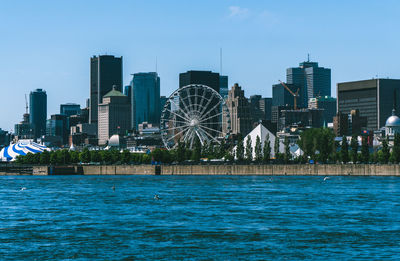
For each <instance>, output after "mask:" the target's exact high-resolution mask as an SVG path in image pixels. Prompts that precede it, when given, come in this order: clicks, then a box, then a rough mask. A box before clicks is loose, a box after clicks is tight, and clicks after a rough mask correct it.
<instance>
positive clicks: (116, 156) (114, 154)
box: [111, 150, 151, 164]
mask: <svg viewBox="0 0 400 261" xmlns="http://www.w3.org/2000/svg"><path fill="white" fill-rule="evenodd" d="M150 160H151V158H150ZM120 161H121V153H120V152H119V150H112V151H111V162H112V164H117V163H120Z"/></svg>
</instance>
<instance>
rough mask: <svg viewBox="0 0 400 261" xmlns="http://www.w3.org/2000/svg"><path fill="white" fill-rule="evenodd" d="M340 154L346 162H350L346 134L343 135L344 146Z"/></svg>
mask: <svg viewBox="0 0 400 261" xmlns="http://www.w3.org/2000/svg"><path fill="white" fill-rule="evenodd" d="M340 156H341V158H342V162H343V163H344V164H346V163H347V162H349V145H348V143H347V139H346V136H343V137H342V148H341V149H340Z"/></svg>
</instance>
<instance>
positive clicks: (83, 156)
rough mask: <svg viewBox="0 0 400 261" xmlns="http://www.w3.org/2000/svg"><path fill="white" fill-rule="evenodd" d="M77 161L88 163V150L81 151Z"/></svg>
mask: <svg viewBox="0 0 400 261" xmlns="http://www.w3.org/2000/svg"><path fill="white" fill-rule="evenodd" d="M79 159H80V160H81V162H83V163H89V162H90V151H89V149H88V148H84V149H83V151H82V152H81V153H80V154H79Z"/></svg>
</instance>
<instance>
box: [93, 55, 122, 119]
mask: <svg viewBox="0 0 400 261" xmlns="http://www.w3.org/2000/svg"><path fill="white" fill-rule="evenodd" d="M114 85H115V86H116V90H118V91H120V92H121V91H122V57H115V56H112V55H99V56H93V57H92V58H90V113H89V122H90V123H98V105H99V104H100V103H102V101H103V96H104V95H106V94H107V93H108V92H110V91H111V90H112V89H113V86H114Z"/></svg>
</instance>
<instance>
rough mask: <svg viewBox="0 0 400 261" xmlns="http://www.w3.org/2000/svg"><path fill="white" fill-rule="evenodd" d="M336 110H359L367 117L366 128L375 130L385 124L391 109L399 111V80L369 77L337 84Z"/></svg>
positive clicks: (347, 111) (344, 112)
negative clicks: (368, 78)
mask: <svg viewBox="0 0 400 261" xmlns="http://www.w3.org/2000/svg"><path fill="white" fill-rule="evenodd" d="M336 90H337V108H338V112H341V113H343V114H346V115H348V114H350V113H351V111H352V110H359V112H360V116H361V117H366V118H367V128H368V129H369V130H377V129H380V128H381V127H384V126H385V122H386V120H387V118H388V117H389V116H390V115H392V109H393V108H395V109H396V111H400V80H398V79H370V80H364V81H355V82H342V83H338V84H337V89H336Z"/></svg>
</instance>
